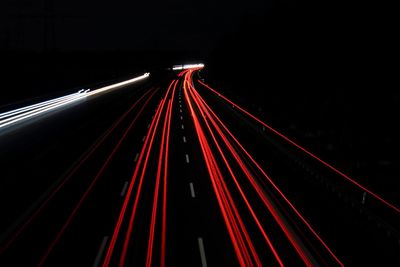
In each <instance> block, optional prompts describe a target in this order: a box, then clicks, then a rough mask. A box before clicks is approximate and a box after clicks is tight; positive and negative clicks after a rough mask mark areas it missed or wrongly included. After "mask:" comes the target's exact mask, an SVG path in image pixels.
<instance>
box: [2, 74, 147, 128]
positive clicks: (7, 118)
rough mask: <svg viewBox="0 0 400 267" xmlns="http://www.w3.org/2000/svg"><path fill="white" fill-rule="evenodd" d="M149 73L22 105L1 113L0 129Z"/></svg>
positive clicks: (118, 86)
mask: <svg viewBox="0 0 400 267" xmlns="http://www.w3.org/2000/svg"><path fill="white" fill-rule="evenodd" d="M149 75H150V73H145V74H143V75H141V76H138V77H135V78H133V79H129V80H126V81H123V82H119V83H115V84H112V85H108V86H105V87H101V88H99V89H97V90H94V91H90V89H86V90H84V89H81V90H79V92H78V93H74V94H70V95H66V96H63V97H58V98H55V99H51V100H47V101H44V102H41V103H37V104H33V105H29V106H26V107H21V108H18V109H15V110H11V111H7V112H3V113H1V114H0V119H3V120H0V129H1V128H4V127H6V126H10V125H12V124H15V123H17V122H20V121H23V120H27V119H29V118H32V117H34V116H38V115H40V114H43V113H47V112H50V111H53V110H55V109H58V108H60V107H63V106H66V105H69V104H72V103H74V102H77V101H79V100H82V99H84V98H86V97H90V96H94V95H97V94H101V93H104V92H106V91H109V90H111V89H115V88H120V87H123V86H126V85H128V84H132V83H135V82H138V81H140V80H143V79H145V78H147V77H149Z"/></svg>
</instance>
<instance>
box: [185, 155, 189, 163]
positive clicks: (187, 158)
mask: <svg viewBox="0 0 400 267" xmlns="http://www.w3.org/2000/svg"><path fill="white" fill-rule="evenodd" d="M186 163H189V155H188V154H186Z"/></svg>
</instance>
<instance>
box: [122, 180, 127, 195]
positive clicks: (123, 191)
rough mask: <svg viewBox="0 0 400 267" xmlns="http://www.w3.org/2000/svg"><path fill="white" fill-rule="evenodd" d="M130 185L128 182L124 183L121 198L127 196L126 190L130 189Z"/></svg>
mask: <svg viewBox="0 0 400 267" xmlns="http://www.w3.org/2000/svg"><path fill="white" fill-rule="evenodd" d="M128 184H129V183H128V181H126V182H125V183H124V186H123V187H122V190H121V197H123V196H124V195H125V192H126V189H128Z"/></svg>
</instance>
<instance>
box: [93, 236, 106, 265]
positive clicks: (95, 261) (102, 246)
mask: <svg viewBox="0 0 400 267" xmlns="http://www.w3.org/2000/svg"><path fill="white" fill-rule="evenodd" d="M107 241H108V236H105V237H104V238H103V241H102V242H101V245H100V248H99V252H97V255H96V258H95V260H94V262H93V267H97V266H99V265H100V261H101V258H102V257H101V256H102V255H103V252H104V250H105V248H106V245H107Z"/></svg>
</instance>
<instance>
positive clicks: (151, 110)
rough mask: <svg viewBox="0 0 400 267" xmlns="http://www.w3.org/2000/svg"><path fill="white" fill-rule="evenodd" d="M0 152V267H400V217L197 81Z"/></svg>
mask: <svg viewBox="0 0 400 267" xmlns="http://www.w3.org/2000/svg"><path fill="white" fill-rule="evenodd" d="M178 73H179V75H178ZM0 151H1V153H0V162H1V166H2V167H1V180H0V190H1V191H0V198H1V199H0V203H1V205H0V207H1V214H2V220H0V229H1V233H0V234H1V235H0V245H1V246H0V249H1V250H0V253H1V254H0V265H1V266H118V265H119V266H165V265H166V266H202V267H204V266H283V265H285V266H304V265H308V266H340V265H346V266H366V265H367V266H371V264H372V265H379V266H399V265H400V253H399V252H400V229H399V228H400V227H399V225H400V220H399V213H398V211H396V210H395V209H393V208H392V207H390V206H388V205H386V204H385V203H382V201H380V200H379V199H376V198H375V197H374V196H373V195H371V194H370V193H369V192H365V190H363V189H362V188H360V187H358V186H357V185H355V184H354V183H351V182H349V181H348V180H346V179H343V177H341V176H340V175H338V174H337V173H335V172H332V170H331V169H329V168H327V167H326V166H324V165H323V164H321V163H320V162H318V161H316V160H315V159H313V158H312V157H310V156H309V155H307V154H305V153H304V152H303V151H301V150H299V149H298V148H297V147H294V146H293V145H292V144H290V143H288V142H287V141H286V140H284V139H282V138H281V137H280V136H279V135H276V134H275V133H274V132H271V131H269V129H266V127H265V126H263V125H261V124H260V123H259V122H257V121H255V120H254V119H252V118H251V117H249V116H248V115H246V114H245V113H243V112H242V111H241V110H240V109H239V107H238V106H236V105H235V104H232V103H229V102H227V101H225V100H224V99H223V97H222V96H221V95H218V94H215V93H213V92H212V90H210V89H209V88H208V87H207V86H206V85H204V84H203V83H202V82H201V81H199V76H198V71H194V70H187V71H182V72H175V73H172V72H166V73H165V74H163V75H159V76H157V77H152V78H151V79H149V80H146V81H140V82H138V83H135V84H131V85H127V86H124V87H121V88H117V89H115V90H112V91H110V92H108V93H105V94H102V95H95V96H92V97H90V98H85V99H83V100H79V101H77V102H74V103H73V104H71V105H68V106H65V107H63V108H61V109H58V110H57V111H52V112H50V113H48V114H46V115H39V116H37V117H35V119H33V120H30V121H29V122H27V121H24V122H21V123H18V124H16V125H13V127H8V128H6V129H1V128H0ZM371 190H372V189H371ZM372 191H373V190H372ZM372 191H371V192H372ZM385 200H386V199H385ZM392 202H396V200H393V201H389V203H392Z"/></svg>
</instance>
